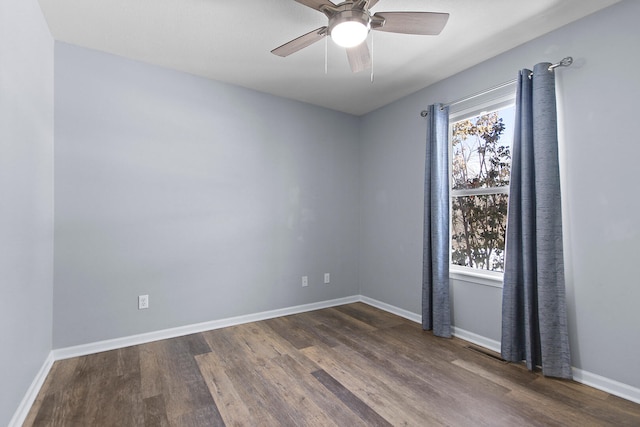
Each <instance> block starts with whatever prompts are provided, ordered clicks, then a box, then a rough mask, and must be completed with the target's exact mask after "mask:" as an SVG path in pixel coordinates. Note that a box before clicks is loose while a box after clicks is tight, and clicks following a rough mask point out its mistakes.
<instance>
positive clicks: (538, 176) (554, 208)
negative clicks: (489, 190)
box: [501, 63, 571, 378]
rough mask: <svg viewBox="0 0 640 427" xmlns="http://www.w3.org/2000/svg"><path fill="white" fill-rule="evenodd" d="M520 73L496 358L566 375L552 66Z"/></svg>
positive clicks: (568, 363)
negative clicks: (499, 337) (499, 346)
mask: <svg viewBox="0 0 640 427" xmlns="http://www.w3.org/2000/svg"><path fill="white" fill-rule="evenodd" d="M549 65H551V64H548V63H542V64H537V65H536V66H535V67H534V70H533V73H532V72H531V71H530V70H522V71H521V72H520V75H519V77H518V88H517V95H516V122H515V133H514V141H513V154H512V155H513V157H512V165H511V184H510V190H509V191H510V193H509V208H508V209H509V210H508V217H507V218H508V221H507V235H506V250H505V272H504V287H503V294H502V296H503V299H502V349H501V350H502V351H501V352H502V357H503V358H504V359H505V360H509V361H513V362H521V361H523V360H524V361H526V364H527V367H528V368H529V369H534V368H535V367H536V366H541V367H542V373H543V374H544V375H546V376H553V377H560V378H571V356H570V352H569V337H568V332H567V313H566V303H565V283H564V261H563V250H562V213H561V209H560V172H559V162H558V136H557V115H556V101H555V99H556V98H555V79H554V72H553V71H550V70H549Z"/></svg>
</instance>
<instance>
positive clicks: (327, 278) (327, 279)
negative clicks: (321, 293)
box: [324, 273, 331, 283]
mask: <svg viewBox="0 0 640 427" xmlns="http://www.w3.org/2000/svg"><path fill="white" fill-rule="evenodd" d="M324 283H331V274H329V273H324Z"/></svg>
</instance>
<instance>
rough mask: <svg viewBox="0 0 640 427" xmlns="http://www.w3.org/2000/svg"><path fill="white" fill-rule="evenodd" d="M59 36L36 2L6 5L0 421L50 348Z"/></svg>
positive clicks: (0, 39)
mask: <svg viewBox="0 0 640 427" xmlns="http://www.w3.org/2000/svg"><path fill="white" fill-rule="evenodd" d="M52 271H53V39H52V37H51V35H50V33H49V29H48V27H47V25H46V23H45V21H44V18H43V17H42V13H41V12H40V7H39V6H38V3H37V2H36V1H35V0H3V1H2V2H0V343H1V344H0V348H1V350H0V366H1V367H2V368H0V425H7V424H8V423H9V420H10V419H11V417H12V416H13V414H14V412H15V411H16V409H17V407H18V404H19V403H20V400H21V399H22V397H23V396H24V395H25V393H26V391H27V389H28V387H29V386H30V384H31V383H32V381H33V379H34V378H35V377H36V374H37V373H38V371H39V369H40V368H41V367H42V365H43V363H44V361H45V360H46V358H47V356H48V354H49V352H50V351H51V321H52V314H51V312H52Z"/></svg>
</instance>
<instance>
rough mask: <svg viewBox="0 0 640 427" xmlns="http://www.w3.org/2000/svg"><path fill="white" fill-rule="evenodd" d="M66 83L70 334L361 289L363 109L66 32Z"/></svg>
mask: <svg viewBox="0 0 640 427" xmlns="http://www.w3.org/2000/svg"><path fill="white" fill-rule="evenodd" d="M55 90H56V97H55V107H56V129H55V138H56V151H55V163H56V168H55V194H56V205H55V215H56V222H55V233H56V239H55V274H54V277H55V287H54V290H55V291H54V334H53V336H54V338H53V339H54V348H59V347H66V346H72V345H77V344H83V343H89V342H94V341H99V340H105V339H110V338H116V337H123V336H128V335H132V334H138V333H143V332H149V331H156V330H161V329H165V328H171V327H176V326H181V325H188V324H193V323H197V322H204V321H210V320H216V319H222V318H227V317H230V316H238V315H243V314H250V313H256V312H260V311H264V310H272V309H278V308H283V307H289V306H294V305H299V304H305V303H312V302H317V301H323V300H329V299H333V298H339V297H345V296H351V295H356V294H358V274H357V273H358V271H357V268H358V263H357V250H358V219H359V218H358V209H357V206H358V176H359V174H358V140H359V122H360V121H359V118H357V117H355V116H350V115H346V114H343V113H338V112H334V111H330V110H326V109H322V108H317V107H313V106H310V105H307V104H303V103H299V102H293V101H290V100H285V99H281V98H277V97H274V96H270V95H265V94H261V93H258V92H254V91H250V90H247V89H243V88H239V87H234V86H229V85H224V84H220V83H216V82H213V81H209V80H205V79H202V78H198V77H194V76H191V75H187V74H184V73H179V72H174V71H170V70H166V69H162V68H159V67H155V66H149V65H145V64H143V63H140V62H135V61H130V60H127V59H123V58H120V57H116V56H112V55H108V54H104V53H99V52H96V51H92V50H87V49H83V48H79V47H75V46H71V45H67V44H63V43H56V68H55ZM325 272H328V273H331V284H329V285H325V284H323V283H322V275H323V273H325ZM303 275H308V276H309V282H310V283H309V286H308V287H306V288H302V287H301V276H303ZM140 294H149V296H150V309H148V310H142V311H139V310H138V309H137V296H138V295H140Z"/></svg>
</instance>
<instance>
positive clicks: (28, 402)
mask: <svg viewBox="0 0 640 427" xmlns="http://www.w3.org/2000/svg"><path fill="white" fill-rule="evenodd" d="M354 302H363V303H365V304H368V305H371V306H373V307H376V308H379V309H381V310H384V311H387V312H389V313H392V314H395V315H398V316H400V317H404V318H405V319H408V320H411V321H413V322H416V323H422V316H421V315H419V314H416V313H413V312H410V311H407V310H405V309H402V308H399V307H396V306H393V305H391V304H387V303H384V302H382V301H378V300H375V299H373V298H369V297H366V296H363V295H354V296H350V297H345V298H338V299H333V300H328V301H321V302H317V303H311V304H303V305H298V306H293V307H287V308H282V309H277V310H270V311H263V312H260V313H254V314H248V315H244V316H237V317H230V318H227V319H220V320H214V321H210V322H203V323H197V324H193V325H186V326H181V327H177V328H171V329H165V330H161V331H154V332H149V333H145V334H139V335H132V336H129V337H122V338H116V339H112V340H105V341H98V342H94V343H89V344H83V345H78V346H74V347H66V348H59V349H55V350H53V351H51V353H49V356H48V357H47V359H46V360H45V362H44V364H43V365H42V368H40V371H39V372H38V374H37V375H36V377H35V379H34V380H33V383H32V384H31V386H30V387H29V390H28V391H27V393H26V395H25V397H24V398H23V399H22V402H21V403H20V406H19V407H18V409H17V411H16V413H15V414H14V416H13V418H12V419H11V421H10V422H9V427H19V426H21V425H22V423H23V422H24V420H25V419H26V417H27V415H28V414H29V410H30V409H31V406H32V405H33V402H34V401H35V399H36V397H37V395H38V392H39V391H40V388H41V387H42V385H43V384H44V381H45V379H46V377H47V375H48V374H49V371H50V370H51V366H52V365H53V362H54V361H56V360H62V359H68V358H70V357H77V356H85V355H88V354H93V353H98V352H101V351H108V350H114V349H118V348H123V347H128V346H132V345H138V344H144V343H148V342H152V341H158V340H163V339H168V338H175V337H180V336H184V335H189V334H195V333H198V332H204V331H209V330H213V329H220V328H225V327H228V326H235V325H240V324H243V323H249V322H257V321H260V320H266V319H272V318H274V317H280V316H288V315H291V314H298V313H304V312H307V311H313V310H319V309H322V308H329V307H335V306H338V305H343V304H350V303H354ZM453 335H454V336H456V337H458V338H460V339H463V340H465V341H469V342H471V343H473V344H476V345H479V346H481V347H484V348H487V349H489V350H493V351H496V352H500V342H499V341H495V340H492V339H490V338H487V337H484V336H482V335H478V334H475V333H473V332H469V331H466V330H464V329H461V328H457V327H455V326H454V327H453ZM573 378H574V380H575V381H577V382H579V383H582V384H585V385H588V386H591V387H594V388H597V389H599V390H602V391H605V392H607V393H610V394H613V395H615V396H619V397H621V398H623V399H627V400H630V401H632V402H636V403H640V388H636V387H633V386H630V385H627V384H624V383H621V382H618V381H615V380H612V379H609V378H605V377H602V376H600V375H597V374H592V373H590V372H587V371H583V370H581V369H578V368H573Z"/></svg>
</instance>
